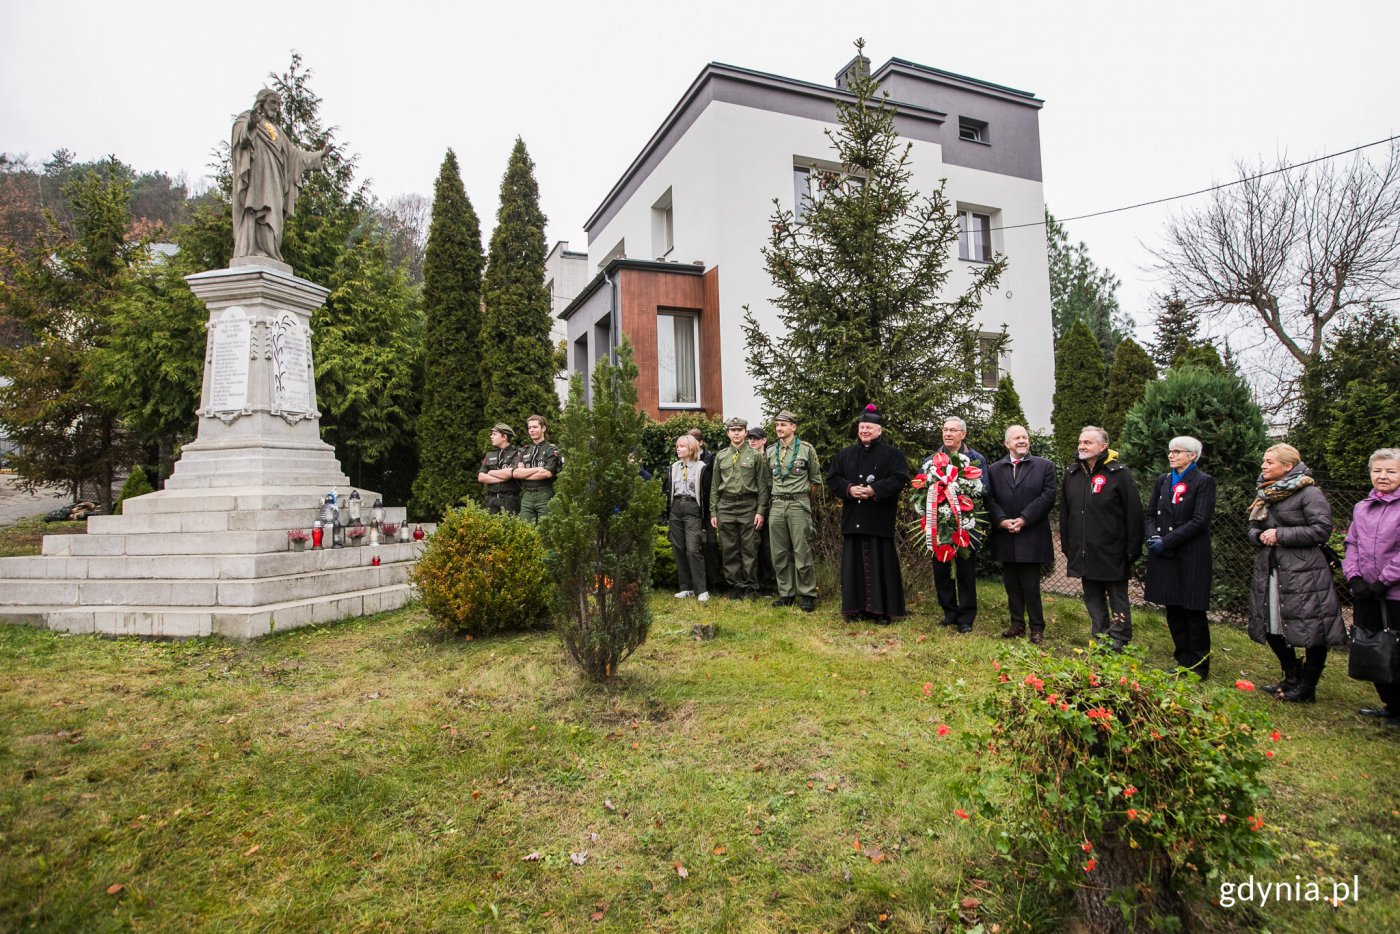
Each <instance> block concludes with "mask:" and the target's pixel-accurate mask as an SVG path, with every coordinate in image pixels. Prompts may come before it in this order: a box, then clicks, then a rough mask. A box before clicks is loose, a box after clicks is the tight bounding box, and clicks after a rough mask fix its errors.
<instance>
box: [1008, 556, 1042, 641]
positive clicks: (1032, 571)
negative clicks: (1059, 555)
mask: <svg viewBox="0 0 1400 934" xmlns="http://www.w3.org/2000/svg"><path fill="white" fill-rule="evenodd" d="M1001 582H1002V583H1003V584H1004V585H1006V609H1007V611H1008V612H1009V613H1010V614H1011V625H1012V626H1024V625H1025V624H1026V619H1027V617H1029V618H1030V624H1031V629H1044V628H1045V609H1044V607H1043V606H1042V605H1041V602H1040V565H1039V564H1026V563H1021V562H1016V561H1005V562H1002V565H1001Z"/></svg>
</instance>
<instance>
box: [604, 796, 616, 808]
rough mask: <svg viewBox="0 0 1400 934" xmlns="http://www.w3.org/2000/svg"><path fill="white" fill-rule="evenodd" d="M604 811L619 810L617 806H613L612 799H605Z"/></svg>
mask: <svg viewBox="0 0 1400 934" xmlns="http://www.w3.org/2000/svg"><path fill="white" fill-rule="evenodd" d="M603 809H604V810H607V811H616V810H617V805H616V804H613V803H612V801H611V800H610V799H608V798H604V799H603Z"/></svg>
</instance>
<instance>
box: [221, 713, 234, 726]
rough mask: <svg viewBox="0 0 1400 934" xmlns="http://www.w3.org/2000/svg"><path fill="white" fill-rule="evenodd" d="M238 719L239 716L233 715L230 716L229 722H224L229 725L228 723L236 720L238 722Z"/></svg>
mask: <svg viewBox="0 0 1400 934" xmlns="http://www.w3.org/2000/svg"><path fill="white" fill-rule="evenodd" d="M237 719H238V716H237V714H233V715H230V716H229V718H228V719H227V720H225V721H223V722H224V723H226V724H228V723H232V722H233V721H234V720H237Z"/></svg>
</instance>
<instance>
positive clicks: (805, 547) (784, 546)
mask: <svg viewBox="0 0 1400 934" xmlns="http://www.w3.org/2000/svg"><path fill="white" fill-rule="evenodd" d="M773 427H774V430H775V431H776V432H777V435H778V443H777V444H774V445H772V446H771V447H769V448H768V470H769V472H770V473H771V474H772V478H773V480H772V492H773V503H772V505H771V506H769V507H768V535H769V543H770V546H771V548H772V550H773V571H774V573H775V574H776V575H777V577H778V599H776V600H774V601H773V605H774V606H792V605H793V604H794V603H796V602H798V600H799V599H800V600H801V607H802V609H803V610H804V611H806V612H808V613H810V612H812V611H813V610H815V609H816V608H817V570H816V564H815V562H814V561H813V559H812V496H811V491H812V485H813V484H814V483H818V482H820V480H821V476H822V469H821V465H820V464H818V463H817V452H816V451H815V450H814V449H813V448H812V446H811V445H810V444H808V443H807V442H806V441H803V440H802V439H801V438H799V437H797V418H796V416H794V415H793V414H792V413H791V412H789V411H787V410H783V411H782V412H779V413H778V417H777V420H776V421H775V423H774V426H773Z"/></svg>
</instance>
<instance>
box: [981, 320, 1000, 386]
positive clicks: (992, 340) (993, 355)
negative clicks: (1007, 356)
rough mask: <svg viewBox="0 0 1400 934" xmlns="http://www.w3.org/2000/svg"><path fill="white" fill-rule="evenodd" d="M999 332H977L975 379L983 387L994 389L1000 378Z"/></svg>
mask: <svg viewBox="0 0 1400 934" xmlns="http://www.w3.org/2000/svg"><path fill="white" fill-rule="evenodd" d="M1000 343H1001V335H1000V334H979V335H978V337H977V380H978V382H979V383H980V384H981V386H982V388H983V389H996V388H997V381H998V380H1000V379H1001V353H1000V352H999V350H998V345H999V344H1000Z"/></svg>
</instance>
